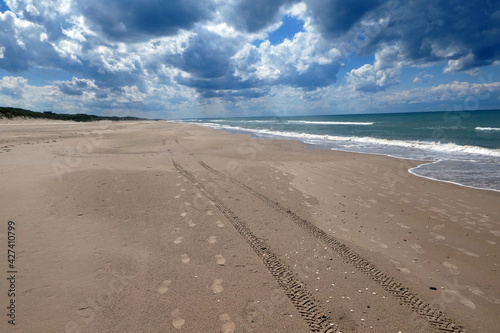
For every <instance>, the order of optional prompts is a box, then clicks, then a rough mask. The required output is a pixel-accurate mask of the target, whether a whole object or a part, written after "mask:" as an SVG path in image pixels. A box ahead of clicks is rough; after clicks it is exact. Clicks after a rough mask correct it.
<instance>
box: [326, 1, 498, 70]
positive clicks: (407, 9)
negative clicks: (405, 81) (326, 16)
mask: <svg viewBox="0 0 500 333" xmlns="http://www.w3.org/2000/svg"><path fill="white" fill-rule="evenodd" d="M367 17H370V18H372V19H374V20H376V19H382V18H388V21H386V22H385V23H383V24H380V25H378V26H374V27H372V29H371V31H369V32H367V33H366V34H365V37H366V41H365V42H364V43H363V45H362V47H360V48H359V50H358V51H359V52H360V53H361V54H370V53H373V52H375V51H377V50H380V49H381V48H383V47H385V46H386V45H390V44H392V45H398V47H399V48H400V57H401V60H402V61H404V62H405V63H406V64H407V65H420V64H430V63H435V62H439V61H443V60H445V61H446V60H451V63H450V64H449V67H448V71H460V70H467V69H471V68H475V67H480V66H485V65H490V64H492V63H493V62H494V61H495V60H499V59H500V2H499V1H481V2H476V1H463V0H451V1H450V0H446V1H444V0H438V1H432V2H430V1H408V0H401V1H387V2H385V3H384V4H383V5H381V6H379V7H377V8H376V9H375V10H373V11H372V12H371V13H369V14H368V15H367ZM320 24H321V22H320ZM353 29H358V30H360V31H362V30H363V27H362V26H361V25H357V26H353ZM322 30H323V31H326V32H327V35H329V34H328V32H334V30H332V29H328V26H326V25H323V26H322Z"/></svg>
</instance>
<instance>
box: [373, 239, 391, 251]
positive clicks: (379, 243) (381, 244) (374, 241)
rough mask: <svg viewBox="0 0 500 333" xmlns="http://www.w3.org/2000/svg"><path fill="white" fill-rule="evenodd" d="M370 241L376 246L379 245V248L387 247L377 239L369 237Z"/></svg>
mask: <svg viewBox="0 0 500 333" xmlns="http://www.w3.org/2000/svg"><path fill="white" fill-rule="evenodd" d="M370 241H371V242H373V243H375V244H377V245H378V246H380V247H381V248H383V249H387V247H388V246H387V245H385V244H384V243H382V242H379V241H378V240H375V239H370Z"/></svg>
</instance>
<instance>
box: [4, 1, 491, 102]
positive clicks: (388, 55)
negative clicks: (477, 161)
mask: <svg viewBox="0 0 500 333" xmlns="http://www.w3.org/2000/svg"><path fill="white" fill-rule="evenodd" d="M5 2H6V3H7V5H8V7H9V9H10V11H5V12H4V13H0V69H2V70H4V71H6V72H7V73H10V74H12V75H13V76H9V77H11V79H9V80H10V81H9V80H5V81H2V82H3V83H2V84H3V86H2V87H3V88H2V89H3V90H1V91H0V94H3V95H4V96H5V103H7V102H8V101H12V100H14V99H12V98H13V97H12V96H14V95H16V94H17V95H16V96H27V95H26V91H28V90H30V91H31V93H33V94H34V96H38V97H39V98H40V103H41V104H42V105H48V104H49V103H50V101H51V98H52V97H47V98H44V97H42V95H41V93H40V92H41V91H42V90H40V89H38V90H37V89H36V88H35V87H34V86H31V85H30V84H29V82H28V81H26V79H23V80H24V81H23V80H19V79H20V76H24V74H26V73H30V71H31V70H33V69H35V70H38V71H39V70H41V69H43V70H44V71H51V70H52V71H54V72H56V73H59V72H62V73H64V74H65V75H64V77H65V78H67V77H74V78H73V79H72V80H63V79H60V78H58V79H57V80H54V81H53V82H48V83H47V85H46V88H47V89H46V90H44V92H45V93H47V94H48V95H47V96H56V95H57V96H58V97H59V98H60V100H64V101H67V102H68V103H74V104H72V105H74V107H75V108H76V107H77V105H78V106H80V107H81V106H85V105H94V106H96V107H98V108H106V105H107V106H108V107H110V108H111V107H113V105H117V104H119V105H122V104H124V103H132V104H131V105H133V106H134V108H140V105H142V106H143V107H145V108H151V109H155V110H158V109H161V108H166V109H175V107H172V105H174V104H175V103H179V105H183V106H185V105H187V104H189V103H190V102H188V101H189V100H190V99H191V100H196V102H193V103H201V104H202V105H208V104H210V105H211V107H213V106H214V105H221V104H217V103H215V102H214V101H215V100H218V101H219V102H220V103H222V102H223V101H227V102H228V103H235V104H234V105H236V104H237V103H240V102H242V101H248V103H249V105H256V104H254V102H255V103H256V102H257V101H261V100H264V99H265V97H266V96H270V95H271V94H275V96H278V95H279V94H278V93H277V92H276V91H277V90H279V89H281V90H283V91H287V94H288V93H289V92H290V91H294V92H296V94H297V96H298V95H300V96H301V97H300V100H303V101H308V102H312V101H313V100H314V101H318V103H319V101H320V100H322V101H324V102H325V103H329V101H330V100H329V98H328V94H322V93H320V92H323V91H326V90H328V89H330V88H331V87H334V88H335V89H336V88H342V89H344V90H342V91H343V93H342V94H341V95H339V96H341V97H342V96H347V95H346V94H345V92H346V91H350V92H351V95H349V96H348V97H349V98H362V96H364V95H365V94H368V93H381V92H384V91H385V92H386V93H387V89H388V88H390V87H393V86H396V85H398V84H400V83H401V82H402V83H404V80H402V79H401V73H402V72H403V71H404V70H405V69H406V68H409V67H429V66H439V69H440V70H441V71H442V72H443V73H442V75H443V77H451V76H452V75H453V74H452V73H456V72H462V73H466V74H470V75H478V74H480V73H481V71H480V70H479V69H478V68H480V67H483V66H490V65H491V66H498V64H499V63H500V24H498V22H499V18H500V3H499V2H498V1H496V2H495V1H484V2H482V3H481V4H478V3H475V2H471V1H465V0H452V1H444V0H443V1H442V0H439V1H430V0H429V1H411V0H374V1H363V0H352V1H344V0H332V1H323V0H255V1H246V0H227V1H219V0H209V1H195V0H169V1H162V0H151V1H147V2H137V1H132V0H125V1H122V0H109V1H97V0H89V1H80V0H6V1H5ZM285 18H286V19H288V20H290V22H295V23H297V22H299V23H297V24H295V25H293V24H290V25H289V26H285V25H286V22H287V21H286V19H285ZM280 27H281V28H283V29H281V28H280ZM284 28H287V29H284ZM285 30H286V35H284V31H285ZM271 37H272V38H271ZM357 56H367V58H370V59H373V58H371V57H373V56H374V61H373V63H367V64H364V65H363V64H361V65H356V67H357V68H353V67H348V66H350V63H352V62H350V60H351V58H353V57H357ZM354 63H357V62H354ZM345 67H347V69H346V70H345V71H346V72H347V74H346V77H345V82H346V83H347V85H346V86H343V87H339V86H338V85H339V83H338V82H339V80H338V78H337V76H338V73H339V71H340V70H341V69H342V68H345ZM436 72H437V71H432V73H436ZM26 77H29V75H27V76H26ZM13 78H17V79H15V80H14V79H13ZM428 79H429V77H426V75H424V74H419V75H417V76H416V77H415V78H414V79H413V82H414V83H419V85H418V87H420V88H421V87H423V86H424V85H428V82H429V80H428ZM439 79H440V80H439V82H446V80H442V78H441V77H440V78H439ZM16 80H17V81H16ZM450 80H451V79H450ZM7 81H9V82H10V83H9V82H7ZM410 81H411V79H410ZM341 82H343V81H341ZM332 89H333V88H332ZM283 96H284V95H283ZM287 96H288V95H287ZM446 96H449V97H450V98H452V96H453V94H451V93H450V94H447V95H446ZM9 98H11V99H9ZM56 100H57V99H56ZM79 100H80V101H81V102H77V101H79ZM221 101H222V102H221ZM106 103H107V104H106ZM141 103H142V104H141ZM172 103H174V104H172ZM190 105H191V104H190ZM231 105H233V104H231ZM234 105H233V106H234ZM238 106H241V103H240V104H238ZM193 108H194V107H192V105H191V110H192V109H193ZM226 110H230V107H227V108H226Z"/></svg>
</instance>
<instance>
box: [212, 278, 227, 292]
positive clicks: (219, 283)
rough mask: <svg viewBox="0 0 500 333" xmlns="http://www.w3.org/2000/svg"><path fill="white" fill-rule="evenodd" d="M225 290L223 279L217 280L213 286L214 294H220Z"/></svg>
mask: <svg viewBox="0 0 500 333" xmlns="http://www.w3.org/2000/svg"><path fill="white" fill-rule="evenodd" d="M223 290H224V288H223V287H222V280H221V279H215V280H214V284H213V285H212V291H213V292H214V294H220V293H221V292H222V291H223Z"/></svg>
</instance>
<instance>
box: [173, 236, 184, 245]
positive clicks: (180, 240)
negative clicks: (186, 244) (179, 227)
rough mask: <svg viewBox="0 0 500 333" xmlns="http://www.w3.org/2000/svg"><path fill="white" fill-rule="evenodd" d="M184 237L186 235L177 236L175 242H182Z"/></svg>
mask: <svg viewBox="0 0 500 333" xmlns="http://www.w3.org/2000/svg"><path fill="white" fill-rule="evenodd" d="M183 239H184V237H180V236H179V237H177V238H176V239H175V240H174V244H180V243H181V242H182V240H183Z"/></svg>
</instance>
